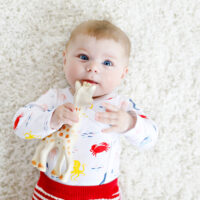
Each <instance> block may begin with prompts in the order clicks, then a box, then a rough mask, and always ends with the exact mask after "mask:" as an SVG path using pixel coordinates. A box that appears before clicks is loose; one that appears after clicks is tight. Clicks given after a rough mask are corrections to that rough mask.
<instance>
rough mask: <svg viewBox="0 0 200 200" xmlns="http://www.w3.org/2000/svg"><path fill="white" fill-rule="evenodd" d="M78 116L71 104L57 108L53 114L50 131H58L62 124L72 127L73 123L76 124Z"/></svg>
mask: <svg viewBox="0 0 200 200" xmlns="http://www.w3.org/2000/svg"><path fill="white" fill-rule="evenodd" d="M78 120H79V119H78V114H77V113H76V112H75V106H74V105H73V104H72V103H65V104H63V105H60V106H58V108H56V110H55V111H54V112H53V114H52V117H51V121H50V127H51V128H52V129H58V128H60V127H61V126H62V125H63V124H68V125H70V126H72V125H73V124H74V123H77V122H78Z"/></svg>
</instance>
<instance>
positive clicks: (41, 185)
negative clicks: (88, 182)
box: [32, 172, 120, 200]
mask: <svg viewBox="0 0 200 200" xmlns="http://www.w3.org/2000/svg"><path fill="white" fill-rule="evenodd" d="M108 199H109V200H120V192H119V186H118V179H115V180H113V181H112V182H110V183H106V184H103V185H97V186H71V185H64V184H61V183H59V182H56V181H54V180H52V179H50V178H49V177H48V176H46V175H45V174H44V173H43V172H40V178H39V181H38V183H37V184H36V186H35V189H34V193H33V197H32V200H108Z"/></svg>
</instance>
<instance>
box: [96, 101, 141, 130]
mask: <svg viewBox="0 0 200 200" xmlns="http://www.w3.org/2000/svg"><path fill="white" fill-rule="evenodd" d="M102 105H103V106H104V107H105V108H106V112H97V113H96V115H95V119H96V120H97V121H99V122H102V123H105V124H109V125H111V127H110V128H107V129H104V130H102V132H104V133H107V132H118V133H124V132H126V131H128V130H129V129H131V128H134V127H135V124H136V121H137V116H136V114H135V116H134V115H130V114H129V113H128V112H126V111H125V104H124V103H122V105H121V107H120V108H118V107H116V106H114V105H112V104H109V103H103V104H102ZM133 113H134V112H133Z"/></svg>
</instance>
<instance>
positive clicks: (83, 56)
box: [78, 54, 88, 60]
mask: <svg viewBox="0 0 200 200" xmlns="http://www.w3.org/2000/svg"><path fill="white" fill-rule="evenodd" d="M78 57H79V58H80V59H81V60H88V57H87V56H86V55H84V54H80V55H79V56H78Z"/></svg>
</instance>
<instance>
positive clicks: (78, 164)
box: [71, 160, 85, 181]
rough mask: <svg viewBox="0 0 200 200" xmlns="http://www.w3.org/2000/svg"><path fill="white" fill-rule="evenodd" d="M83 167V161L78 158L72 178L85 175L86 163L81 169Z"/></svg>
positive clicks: (75, 178)
mask: <svg viewBox="0 0 200 200" xmlns="http://www.w3.org/2000/svg"><path fill="white" fill-rule="evenodd" d="M80 168H81V163H80V162H79V161H78V160H74V167H73V171H71V180H74V181H76V180H77V178H78V177H79V176H80V174H81V175H85V174H84V171H85V164H82V168H83V170H80Z"/></svg>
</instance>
